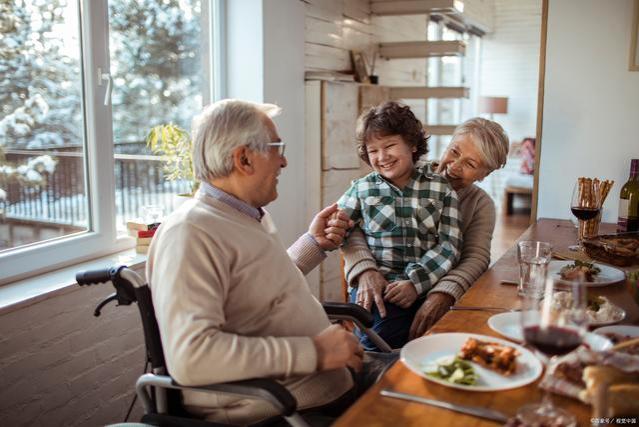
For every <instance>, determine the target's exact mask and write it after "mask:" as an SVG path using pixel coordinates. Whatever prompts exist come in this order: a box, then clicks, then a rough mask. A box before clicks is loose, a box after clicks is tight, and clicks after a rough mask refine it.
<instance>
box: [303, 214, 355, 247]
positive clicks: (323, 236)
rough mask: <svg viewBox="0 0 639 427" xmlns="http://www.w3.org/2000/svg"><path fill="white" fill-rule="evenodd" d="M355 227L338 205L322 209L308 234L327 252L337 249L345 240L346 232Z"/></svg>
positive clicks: (314, 219)
mask: <svg viewBox="0 0 639 427" xmlns="http://www.w3.org/2000/svg"><path fill="white" fill-rule="evenodd" d="M352 226H353V221H352V220H351V219H350V218H349V217H348V215H346V213H344V212H343V211H340V210H339V209H338V208H337V203H333V204H332V205H330V206H328V207H326V208H324V209H322V210H321V211H320V213H318V214H317V215H315V218H313V221H312V222H311V225H310V226H309V228H308V233H309V234H310V235H311V236H313V238H314V239H315V241H316V242H317V244H318V245H319V246H320V248H322V249H323V250H325V251H332V250H334V249H337V248H338V247H339V245H341V244H342V241H343V240H344V235H345V234H346V230H348V229H349V228H351V227H352Z"/></svg>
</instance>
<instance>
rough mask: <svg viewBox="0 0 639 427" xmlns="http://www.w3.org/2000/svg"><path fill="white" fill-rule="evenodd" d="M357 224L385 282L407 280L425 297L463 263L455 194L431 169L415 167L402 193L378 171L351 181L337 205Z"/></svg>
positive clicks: (428, 167) (426, 166)
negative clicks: (440, 280)
mask: <svg viewBox="0 0 639 427" xmlns="http://www.w3.org/2000/svg"><path fill="white" fill-rule="evenodd" d="M337 203H338V205H339V207H340V209H343V210H344V211H345V212H346V213H347V214H349V215H350V217H351V219H353V221H355V223H356V224H358V223H359V226H360V227H361V229H362V231H363V232H364V234H365V235H366V241H367V243H368V246H369V248H370V249H371V252H372V253H373V256H374V257H375V260H376V261H377V266H378V267H379V270H380V272H381V273H382V274H383V275H384V277H385V278H386V280H388V281H390V282H393V281H397V280H408V279H410V281H411V282H413V284H414V285H415V289H416V290H417V293H418V294H420V295H422V294H424V293H426V292H428V290H430V289H431V288H432V287H433V285H435V283H437V281H438V280H439V279H440V278H441V277H442V276H444V275H445V274H446V273H447V272H448V271H449V270H450V269H451V268H452V267H453V266H454V265H455V264H456V263H457V261H458V260H459V255H460V252H461V246H462V239H461V231H460V226H459V222H460V219H459V209H458V198H457V193H455V191H454V190H453V189H452V187H451V186H450V184H449V183H448V181H447V180H446V179H445V178H444V177H442V176H440V175H437V174H435V173H434V172H433V171H432V170H431V167H430V164H426V165H424V166H420V167H416V168H415V170H414V171H413V174H412V176H411V179H410V181H409V182H408V184H406V187H404V189H403V190H400V189H398V188H397V187H395V186H394V185H392V184H390V183H389V182H388V181H386V180H385V179H384V178H383V177H382V176H381V175H379V174H378V173H377V172H373V173H370V174H368V175H366V176H365V177H363V178H360V179H357V180H355V181H353V183H352V184H351V187H350V188H349V189H348V191H346V193H344V195H343V196H342V197H341V198H340V199H339V201H338V202H337Z"/></svg>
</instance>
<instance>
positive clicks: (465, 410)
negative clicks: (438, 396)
mask: <svg viewBox="0 0 639 427" xmlns="http://www.w3.org/2000/svg"><path fill="white" fill-rule="evenodd" d="M379 393H380V394H381V395H382V396H385V397H392V398H394V399H402V400H410V401H411V402H417V403H423V404H424V405H430V406H435V407H437V408H443V409H448V410H450V411H456V412H461V413H462V414H468V415H474V416H476V417H480V418H485V419H487V420H491V421H495V422H498V423H502V424H504V423H505V422H506V421H508V417H507V416H506V415H504V414H503V413H501V412H499V411H495V410H493V409H487V408H480V407H477V406H465V405H458V404H456V403H449V402H444V401H442V400H434V399H426V398H425V397H419V396H414V395H412V394H406V393H400V392H397V391H393V390H389V389H387V388H385V389H383V390H382V391H380V392H379Z"/></svg>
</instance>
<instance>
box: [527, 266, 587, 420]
mask: <svg viewBox="0 0 639 427" xmlns="http://www.w3.org/2000/svg"><path fill="white" fill-rule="evenodd" d="M562 286H563V285H562ZM564 288H565V286H564V287H562V289H564ZM554 289H555V281H554V280H553V279H552V278H548V279H546V280H545V281H544V298H543V299H539V298H535V297H534V296H531V295H527V296H526V297H525V298H524V302H523V304H522V312H521V328H522V332H523V336H524V342H525V343H526V345H527V346H530V347H533V348H534V349H536V350H537V351H538V352H541V353H542V354H544V355H545V356H546V357H545V358H544V359H545V360H544V361H545V362H546V364H547V367H546V375H549V372H550V371H551V370H550V365H551V364H552V363H554V362H555V358H556V357H557V356H561V355H564V354H568V353H570V352H571V351H573V350H574V349H576V348H577V347H579V345H580V344H581V343H582V341H583V338H584V335H585V334H586V332H587V330H588V321H587V316H586V307H587V302H586V289H587V287H586V286H585V285H584V284H583V283H579V282H571V283H570V285H569V287H568V288H567V290H566V291H567V292H569V298H566V299H564V300H562V303H561V304H559V303H558V301H557V300H555V299H554V298H553V293H554ZM548 358H550V360H548ZM517 417H518V418H519V419H520V421H522V422H523V423H524V424H525V425H563V426H575V425H576V419H575V417H574V416H573V415H572V414H570V413H569V412H567V411H565V410H563V409H561V408H558V407H556V406H555V405H554V404H553V403H552V399H551V397H550V393H549V392H547V391H544V396H543V399H542V401H541V402H540V403H535V404H530V405H525V406H523V407H522V408H520V409H519V411H518V412H517Z"/></svg>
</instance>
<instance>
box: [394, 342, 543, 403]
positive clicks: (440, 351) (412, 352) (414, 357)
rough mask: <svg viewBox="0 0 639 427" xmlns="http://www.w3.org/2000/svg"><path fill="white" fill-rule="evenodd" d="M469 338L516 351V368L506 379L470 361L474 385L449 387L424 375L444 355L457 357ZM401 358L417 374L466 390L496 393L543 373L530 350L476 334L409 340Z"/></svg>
mask: <svg viewBox="0 0 639 427" xmlns="http://www.w3.org/2000/svg"><path fill="white" fill-rule="evenodd" d="M468 338H476V339H479V340H482V341H490V342H496V343H499V344H503V345H507V346H510V347H514V348H515V349H517V351H519V353H520V355H519V356H518V357H517V369H516V370H515V372H514V373H513V374H511V375H509V376H505V375H500V374H498V373H497V372H495V371H491V370H490V369H487V368H484V367H483V366H480V365H478V364H477V363H474V362H470V363H471V364H472V365H473V368H474V369H475V373H476V374H477V376H478V380H477V384H476V385H462V384H452V383H449V382H448V381H444V380H441V379H439V378H433V377H430V376H428V375H426V373H425V370H424V369H425V368H426V369H428V368H429V367H431V366H432V367H434V366H435V365H436V363H437V361H438V360H440V359H441V358H443V357H445V356H454V355H456V354H457V353H458V352H459V350H460V349H461V348H462V346H463V345H464V343H465V342H466V340H467V339H468ZM400 356H401V360H402V362H404V363H405V364H406V366H408V368H409V369H410V370H411V371H413V372H415V373H416V374H417V375H420V376H422V377H424V378H426V379H427V380H429V381H433V382H435V383H438V384H441V385H444V386H447V387H452V388H458V389H461V390H468V391H497V390H508V389H511V388H516V387H521V386H524V385H526V384H530V383H531V382H533V381H535V380H536V379H537V378H538V377H539V376H540V375H541V371H542V370H543V367H542V364H541V362H540V361H539V359H537V358H536V357H535V355H534V354H533V353H532V352H531V351H530V350H527V349H525V348H523V347H522V346H520V345H517V344H513V343H512V342H510V341H506V340H503V339H501V338H495V337H489V336H486V335H477V334H464V333H443V334H435V335H427V336H425V337H421V338H418V339H416V340H413V341H410V342H409V343H408V344H406V345H405V346H404V347H402V350H401V353H400Z"/></svg>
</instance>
